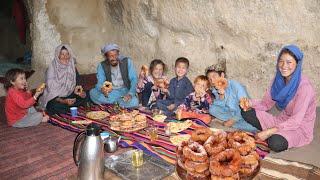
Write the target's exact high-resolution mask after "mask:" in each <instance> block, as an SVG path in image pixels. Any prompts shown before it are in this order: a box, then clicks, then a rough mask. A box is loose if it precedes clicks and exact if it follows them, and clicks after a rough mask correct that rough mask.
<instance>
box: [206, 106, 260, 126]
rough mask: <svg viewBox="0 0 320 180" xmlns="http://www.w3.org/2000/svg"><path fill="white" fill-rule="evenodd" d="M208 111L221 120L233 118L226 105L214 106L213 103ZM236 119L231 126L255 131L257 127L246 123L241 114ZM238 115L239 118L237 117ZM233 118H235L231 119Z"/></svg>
mask: <svg viewBox="0 0 320 180" xmlns="http://www.w3.org/2000/svg"><path fill="white" fill-rule="evenodd" d="M209 113H210V114H211V115H212V116H214V117H216V118H218V119H220V120H222V121H227V120H229V119H232V118H234V117H233V116H232V115H231V113H230V111H229V110H228V107H221V106H214V105H211V106H210V108H209ZM237 117H238V119H239V120H237V121H236V122H235V124H234V125H233V126H232V127H233V128H235V129H240V130H243V131H248V132H256V131H257V130H258V129H257V128H255V127H253V126H252V125H251V124H249V123H247V122H246V121H245V120H244V119H243V118H242V116H241V114H239V115H238V116H237ZM239 117H240V118H239ZM233 120H235V119H233Z"/></svg>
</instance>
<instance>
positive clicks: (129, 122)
mask: <svg viewBox="0 0 320 180" xmlns="http://www.w3.org/2000/svg"><path fill="white" fill-rule="evenodd" d="M109 123H110V128H111V129H112V130H114V131H119V132H135V131H138V130H141V129H143V128H145V127H147V117H146V116H145V115H144V114H141V113H139V111H137V110H134V111H131V112H123V113H119V114H116V115H113V116H111V117H110V120H109Z"/></svg>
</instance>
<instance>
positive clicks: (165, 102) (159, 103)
mask: <svg viewBox="0 0 320 180" xmlns="http://www.w3.org/2000/svg"><path fill="white" fill-rule="evenodd" d="M171 104H174V102H173V101H170V100H167V99H166V100H158V101H157V103H156V107H157V108H159V109H160V110H162V111H163V113H164V114H165V115H166V116H168V117H170V116H173V115H174V111H175V110H176V109H177V107H175V108H174V109H173V111H169V109H168V108H167V106H169V105H171Z"/></svg>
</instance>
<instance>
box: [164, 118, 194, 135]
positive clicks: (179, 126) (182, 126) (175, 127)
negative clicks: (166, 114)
mask: <svg viewBox="0 0 320 180" xmlns="http://www.w3.org/2000/svg"><path fill="white" fill-rule="evenodd" d="M192 123H193V122H192V121H191V120H186V121H184V122H169V123H168V124H167V126H168V127H169V128H170V131H171V132H172V133H178V132H181V131H183V130H186V129H188V128H189V127H190V126H191V125H192Z"/></svg>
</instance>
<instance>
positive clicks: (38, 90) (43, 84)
mask: <svg viewBox="0 0 320 180" xmlns="http://www.w3.org/2000/svg"><path fill="white" fill-rule="evenodd" d="M45 88H46V84H45V83H42V84H41V85H40V86H39V87H38V88H37V89H36V92H43V90H44V89H45Z"/></svg>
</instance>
